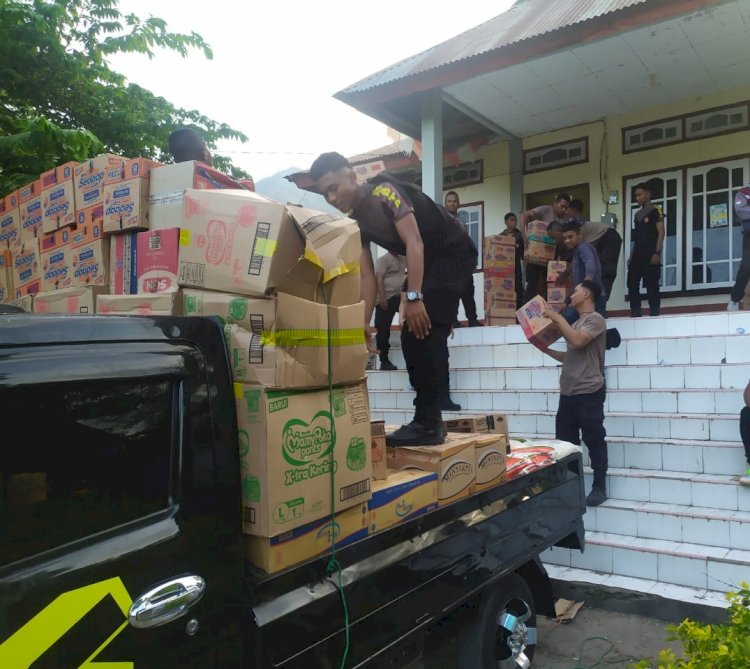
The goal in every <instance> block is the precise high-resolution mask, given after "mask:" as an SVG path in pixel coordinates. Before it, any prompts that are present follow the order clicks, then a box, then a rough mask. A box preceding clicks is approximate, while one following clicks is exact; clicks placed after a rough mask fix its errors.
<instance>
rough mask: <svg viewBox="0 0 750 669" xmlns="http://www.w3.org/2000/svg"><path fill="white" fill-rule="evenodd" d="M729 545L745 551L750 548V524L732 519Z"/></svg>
mask: <svg viewBox="0 0 750 669" xmlns="http://www.w3.org/2000/svg"><path fill="white" fill-rule="evenodd" d="M728 545H729V547H730V548H739V549H741V550H745V551H747V550H750V524H748V523H746V522H745V523H743V522H740V521H738V520H730V521H729V544H728ZM745 580H747V579H745Z"/></svg>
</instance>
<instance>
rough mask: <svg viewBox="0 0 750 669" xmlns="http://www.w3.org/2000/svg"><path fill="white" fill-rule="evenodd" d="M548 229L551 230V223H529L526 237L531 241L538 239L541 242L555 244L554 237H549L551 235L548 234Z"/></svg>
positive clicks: (535, 221) (534, 221) (536, 221)
mask: <svg viewBox="0 0 750 669" xmlns="http://www.w3.org/2000/svg"><path fill="white" fill-rule="evenodd" d="M547 228H549V223H547V221H538V220H533V221H529V222H528V223H527V224H526V236H527V237H528V238H529V239H530V240H531V239H536V240H538V241H541V242H547V243H548V244H549V243H553V244H554V242H555V240H554V239H552V237H550V236H549V233H548V232H547Z"/></svg>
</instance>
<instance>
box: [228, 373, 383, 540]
mask: <svg viewBox="0 0 750 669" xmlns="http://www.w3.org/2000/svg"><path fill="white" fill-rule="evenodd" d="M235 398H236V401H237V422H238V429H239V441H240V456H241V468H242V492H243V507H244V522H243V529H244V531H245V532H247V533H248V534H255V535H258V536H264V537H273V536H277V535H279V534H283V533H285V532H288V531H289V530H293V529H294V528H296V527H301V526H302V525H306V524H307V523H310V522H312V521H314V520H319V519H321V518H325V517H326V516H329V515H330V514H331V512H332V511H336V512H338V511H342V510H344V509H346V508H348V507H351V506H354V505H357V504H362V503H364V502H367V500H369V499H370V497H371V479H372V461H371V458H370V448H369V445H370V407H369V403H368V397H367V387H366V385H365V384H364V383H358V384H356V385H351V386H345V387H341V388H335V389H334V390H333V397H332V403H333V415H331V411H330V403H329V396H328V390H327V389H324V390H312V391H296V392H295V391H286V390H269V389H267V388H260V387H257V386H247V385H242V384H239V383H236V384H235ZM332 472H335V476H334V491H333V493H334V499H333V503H334V509H331V479H330V476H331V474H332Z"/></svg>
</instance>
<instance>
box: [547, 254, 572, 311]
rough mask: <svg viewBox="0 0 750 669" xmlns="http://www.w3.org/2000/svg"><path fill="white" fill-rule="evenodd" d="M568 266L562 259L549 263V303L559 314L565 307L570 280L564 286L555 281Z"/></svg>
mask: <svg viewBox="0 0 750 669" xmlns="http://www.w3.org/2000/svg"><path fill="white" fill-rule="evenodd" d="M567 267H568V263H566V262H563V261H561V260H550V261H549V262H548V263H547V304H549V306H550V309H552V310H553V311H556V312H557V313H559V314H561V313H562V312H563V310H564V309H565V301H566V300H567V299H568V295H569V293H570V282H566V283H565V284H564V285H562V286H556V285H555V283H556V282H557V279H558V278H559V277H560V275H561V274H562V273H563V272H565V270H566V269H567Z"/></svg>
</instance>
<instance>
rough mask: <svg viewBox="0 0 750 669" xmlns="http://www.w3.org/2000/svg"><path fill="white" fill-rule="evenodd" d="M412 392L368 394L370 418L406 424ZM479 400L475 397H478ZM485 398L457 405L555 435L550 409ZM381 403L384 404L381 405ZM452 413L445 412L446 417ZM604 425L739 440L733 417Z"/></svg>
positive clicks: (629, 419)
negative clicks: (520, 409) (527, 409)
mask: <svg viewBox="0 0 750 669" xmlns="http://www.w3.org/2000/svg"><path fill="white" fill-rule="evenodd" d="M451 398H452V399H453V401H455V402H458V403H459V404H461V402H462V400H463V399H464V398H463V397H461V395H460V393H456V394H452V395H451ZM412 399H413V395H408V396H407V395H405V394H399V395H398V396H397V404H399V405H400V407H399V408H397V409H395V410H394V409H393V403H392V402H391V401H390V400H388V399H386V400H383V399H381V398H379V397H378V396H377V395H374V394H371V395H370V404H371V410H372V415H373V419H375V420H377V419H382V420H385V422H386V423H390V424H401V423H408V422H409V421H410V420H411V418H412V415H413V404H412ZM478 399H479V398H478ZM484 400H485V401H476V402H474V403H473V404H472V403H471V402H470V403H469V404H468V406H467V405H466V404H465V403H464V404H461V406H462V407H464V409H468V410H469V411H477V412H482V411H485V412H486V411H502V412H504V413H507V414H508V424H509V426H510V431H511V433H512V434H517V435H519V436H527V437H529V436H534V435H539V436H547V437H549V436H553V435H554V434H555V416H554V414H552V413H551V412H546V413H544V414H542V413H539V414H517V413H513V412H512V411H508V410H507V409H506V408H505V407H504V406H503V405H502V404H500V403H498V404H497V405H495V404H494V403H493V401H492V396H491V394H490V393H488V394H487V395H486V396H485V398H484ZM381 405H385V406H381ZM451 415H452V414H446V416H447V417H449V416H451ZM604 427H605V428H606V430H607V436H608V437H609V438H616V437H644V438H646V439H689V440H695V441H709V440H712V439H713V440H715V441H737V440H739V427H738V420H737V418H736V417H735V416H729V415H728V416H724V417H719V416H717V417H716V418H686V417H682V416H679V417H676V418H652V417H638V416H613V415H605V417H604Z"/></svg>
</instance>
